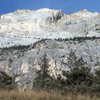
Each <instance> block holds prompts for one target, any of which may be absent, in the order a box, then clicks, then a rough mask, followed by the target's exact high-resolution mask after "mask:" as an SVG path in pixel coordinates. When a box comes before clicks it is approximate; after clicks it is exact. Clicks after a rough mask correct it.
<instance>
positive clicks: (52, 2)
mask: <svg viewBox="0 0 100 100" xmlns="http://www.w3.org/2000/svg"><path fill="white" fill-rule="evenodd" d="M39 8H50V9H61V10H63V11H64V12H65V13H73V12H76V11H79V10H82V9H87V10H89V11H92V12H100V0H0V14H5V13H9V12H13V11H15V10H17V9H32V10H35V9H39Z"/></svg>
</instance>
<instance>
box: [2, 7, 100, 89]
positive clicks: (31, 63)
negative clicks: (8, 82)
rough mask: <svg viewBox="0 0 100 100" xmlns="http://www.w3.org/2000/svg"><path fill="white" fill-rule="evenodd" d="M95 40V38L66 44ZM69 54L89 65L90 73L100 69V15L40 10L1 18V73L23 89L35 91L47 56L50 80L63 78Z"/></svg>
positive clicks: (6, 15)
mask: <svg viewBox="0 0 100 100" xmlns="http://www.w3.org/2000/svg"><path fill="white" fill-rule="evenodd" d="M92 36H95V38H91V39H88V38H87V39H85V38H83V39H80V41H79V40H78V39H76V40H74V39H72V40H67V39H69V38H74V37H92ZM60 38H61V39H65V38H66V39H65V40H61V39H60ZM42 39H44V40H42ZM45 39H46V40H45ZM57 39H58V40H57ZM70 50H73V51H74V52H75V54H76V55H77V57H79V58H80V57H82V58H83V59H84V61H85V62H87V65H88V66H89V67H91V68H92V69H91V72H93V71H94V70H95V69H96V68H98V67H100V14H99V13H91V12H89V11H87V10H82V11H79V12H76V13H73V14H69V15H68V14H64V13H63V12H62V11H61V10H50V9H39V10H36V11H31V10H17V11H15V12H13V13H9V14H5V15H1V16H0V71H3V72H5V73H6V74H7V75H9V76H12V77H13V79H14V81H15V83H16V84H17V85H18V87H20V88H22V89H32V87H33V82H34V78H35V77H36V71H37V70H39V69H40V68H41V66H42V64H43V57H44V55H45V54H46V58H47V61H48V62H47V63H48V67H49V68H48V69H49V74H50V76H52V77H54V78H57V77H58V76H61V77H62V78H64V76H63V74H62V71H63V70H69V68H68V66H67V56H68V54H69V53H70Z"/></svg>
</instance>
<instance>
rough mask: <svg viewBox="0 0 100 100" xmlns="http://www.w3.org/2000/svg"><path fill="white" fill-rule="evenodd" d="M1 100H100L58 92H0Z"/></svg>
mask: <svg viewBox="0 0 100 100" xmlns="http://www.w3.org/2000/svg"><path fill="white" fill-rule="evenodd" d="M0 100H100V98H99V97H96V96H89V95H87V94H86V95H82V94H72V93H66V95H62V94H61V93H57V92H45V91H38V92H37V91H27V92H19V91H4V90H2V91H0Z"/></svg>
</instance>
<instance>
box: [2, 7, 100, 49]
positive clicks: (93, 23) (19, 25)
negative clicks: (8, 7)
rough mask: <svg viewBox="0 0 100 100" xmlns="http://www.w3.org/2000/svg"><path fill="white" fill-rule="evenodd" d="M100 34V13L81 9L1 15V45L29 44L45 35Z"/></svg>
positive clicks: (44, 10) (65, 36)
mask: <svg viewBox="0 0 100 100" xmlns="http://www.w3.org/2000/svg"><path fill="white" fill-rule="evenodd" d="M82 36H90V37H91V36H97V37H100V14H99V13H97V12H96V13H91V12H89V11H87V10H86V9H85V10H81V11H79V12H76V13H73V14H69V15H68V14H64V13H63V11H61V10H53V9H47V8H43V9H39V10H25V9H23V10H17V11H15V12H12V13H8V14H4V15H1V16H0V48H3V47H6V46H13V45H19V44H20V45H23V44H24V45H27V44H31V43H34V42H36V41H38V40H40V39H43V38H49V39H55V38H73V37H82Z"/></svg>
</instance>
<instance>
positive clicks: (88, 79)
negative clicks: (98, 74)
mask: <svg viewBox="0 0 100 100" xmlns="http://www.w3.org/2000/svg"><path fill="white" fill-rule="evenodd" d="M67 61H68V63H67V66H68V67H69V68H70V70H69V71H67V72H66V71H64V75H65V76H66V78H67V80H66V86H69V87H71V86H72V87H73V88H75V87H76V86H77V88H79V87H81V88H82V86H85V87H88V86H91V84H92V79H93V78H92V77H93V75H92V74H91V69H90V68H89V67H87V64H86V62H84V60H83V58H82V57H81V58H78V57H77V56H76V55H75V52H73V51H72V50H71V52H70V54H69V56H68V59H67Z"/></svg>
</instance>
